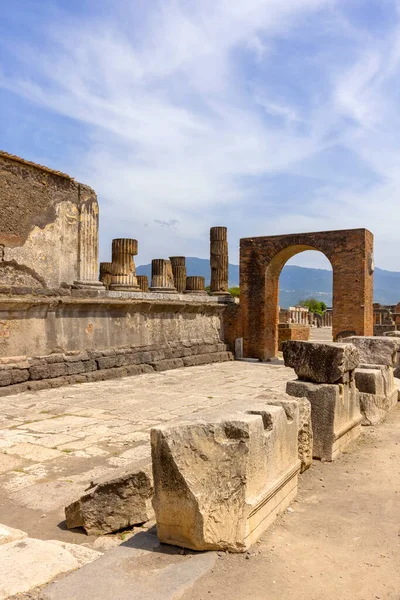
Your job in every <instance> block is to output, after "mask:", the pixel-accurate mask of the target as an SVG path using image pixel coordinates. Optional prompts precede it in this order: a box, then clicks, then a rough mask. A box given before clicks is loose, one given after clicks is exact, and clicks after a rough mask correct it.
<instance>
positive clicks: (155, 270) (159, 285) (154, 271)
mask: <svg viewBox="0 0 400 600" xmlns="http://www.w3.org/2000/svg"><path fill="white" fill-rule="evenodd" d="M150 292H162V293H164V294H168V293H169V294H170V293H175V294H176V288H175V286H174V276H173V273H172V265H171V261H170V260H166V259H164V258H155V259H153V260H152V261H151V287H150Z"/></svg>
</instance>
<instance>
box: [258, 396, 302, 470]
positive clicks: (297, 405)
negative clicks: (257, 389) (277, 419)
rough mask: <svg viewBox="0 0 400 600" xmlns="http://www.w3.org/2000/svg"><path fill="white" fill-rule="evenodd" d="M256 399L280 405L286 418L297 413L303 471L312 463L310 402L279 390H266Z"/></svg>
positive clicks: (299, 451)
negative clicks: (294, 397)
mask: <svg viewBox="0 0 400 600" xmlns="http://www.w3.org/2000/svg"><path fill="white" fill-rule="evenodd" d="M255 399H256V400H264V401H265V403H266V404H272V405H275V406H282V408H283V409H284V411H285V413H286V416H287V417H288V419H293V418H295V413H296V412H297V411H298V413H299V431H298V436H297V440H298V456H299V460H300V463H301V469H300V472H301V473H304V471H306V470H307V469H308V468H309V467H311V465H312V458H313V430H312V422H311V403H310V401H309V400H307V398H296V400H294V399H293V398H292V397H291V396H288V395H287V394H283V393H281V392H274V391H267V392H264V393H262V394H260V395H259V396H256V398H255Z"/></svg>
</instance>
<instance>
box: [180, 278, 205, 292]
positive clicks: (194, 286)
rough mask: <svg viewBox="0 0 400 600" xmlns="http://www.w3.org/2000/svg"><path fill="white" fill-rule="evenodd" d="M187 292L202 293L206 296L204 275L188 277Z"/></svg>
mask: <svg viewBox="0 0 400 600" xmlns="http://www.w3.org/2000/svg"><path fill="white" fill-rule="evenodd" d="M184 293H185V294H200V295H202V296H206V295H207V292H206V289H205V285H204V277H199V276H198V275H194V276H192V277H187V278H186V289H185V292H184Z"/></svg>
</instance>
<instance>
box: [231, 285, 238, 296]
mask: <svg viewBox="0 0 400 600" xmlns="http://www.w3.org/2000/svg"><path fill="white" fill-rule="evenodd" d="M229 292H230V293H231V294H232V296H233V297H234V298H239V297H240V287H238V286H235V287H231V288H229Z"/></svg>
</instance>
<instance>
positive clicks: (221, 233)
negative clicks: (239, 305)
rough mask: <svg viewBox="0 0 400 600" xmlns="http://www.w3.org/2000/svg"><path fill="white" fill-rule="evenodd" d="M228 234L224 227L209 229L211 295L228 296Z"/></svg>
mask: <svg viewBox="0 0 400 600" xmlns="http://www.w3.org/2000/svg"><path fill="white" fill-rule="evenodd" d="M228 262H229V261H228V232H227V228H226V227H211V229H210V266H211V284H210V289H211V294H212V295H213V296H230V293H229V289H228Z"/></svg>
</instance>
